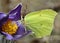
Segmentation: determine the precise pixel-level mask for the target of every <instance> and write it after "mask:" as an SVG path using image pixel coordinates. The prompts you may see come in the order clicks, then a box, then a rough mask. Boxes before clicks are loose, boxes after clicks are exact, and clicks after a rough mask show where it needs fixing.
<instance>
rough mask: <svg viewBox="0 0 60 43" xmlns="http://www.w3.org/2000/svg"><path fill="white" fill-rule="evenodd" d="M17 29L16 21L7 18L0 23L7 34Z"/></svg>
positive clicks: (13, 32)
mask: <svg viewBox="0 0 60 43" xmlns="http://www.w3.org/2000/svg"><path fill="white" fill-rule="evenodd" d="M17 29H18V26H17V24H16V22H12V21H11V20H7V22H6V23H4V24H3V25H2V31H3V32H6V33H8V34H11V35H12V34H15V33H16V31H17Z"/></svg>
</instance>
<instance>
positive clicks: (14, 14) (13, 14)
mask: <svg viewBox="0 0 60 43" xmlns="http://www.w3.org/2000/svg"><path fill="white" fill-rule="evenodd" d="M21 7H22V5H21V4H19V5H18V6H17V7H16V8H14V9H13V10H12V11H10V12H9V19H11V20H15V21H17V20H20V19H21Z"/></svg>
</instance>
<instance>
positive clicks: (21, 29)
mask: <svg viewBox="0 0 60 43" xmlns="http://www.w3.org/2000/svg"><path fill="white" fill-rule="evenodd" d="M17 25H18V26H19V27H18V30H17V32H16V34H17V35H22V34H24V33H25V31H26V29H25V27H24V26H23V24H22V23H21V22H17Z"/></svg>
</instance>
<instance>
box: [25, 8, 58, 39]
mask: <svg viewBox="0 0 60 43" xmlns="http://www.w3.org/2000/svg"><path fill="white" fill-rule="evenodd" d="M56 15H57V13H56V12H55V11H54V10H51V9H44V10H41V11H35V12H31V13H29V14H27V15H26V16H25V18H24V20H25V25H26V26H27V27H29V28H30V29H31V30H32V31H33V32H34V34H35V36H36V37H37V38H42V37H45V36H49V35H50V34H51V32H52V29H53V26H54V18H55V16H56Z"/></svg>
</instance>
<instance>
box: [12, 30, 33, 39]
mask: <svg viewBox="0 0 60 43" xmlns="http://www.w3.org/2000/svg"><path fill="white" fill-rule="evenodd" d="M31 32H32V31H31V30H28V31H26V32H25V33H24V34H22V35H14V38H13V40H18V39H20V38H23V37H25V36H26V35H30V33H31Z"/></svg>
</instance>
